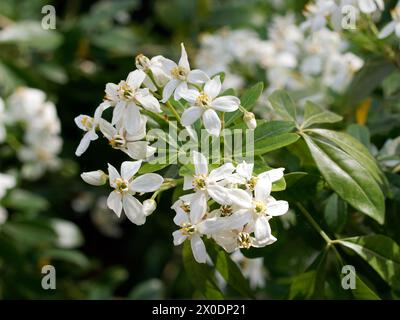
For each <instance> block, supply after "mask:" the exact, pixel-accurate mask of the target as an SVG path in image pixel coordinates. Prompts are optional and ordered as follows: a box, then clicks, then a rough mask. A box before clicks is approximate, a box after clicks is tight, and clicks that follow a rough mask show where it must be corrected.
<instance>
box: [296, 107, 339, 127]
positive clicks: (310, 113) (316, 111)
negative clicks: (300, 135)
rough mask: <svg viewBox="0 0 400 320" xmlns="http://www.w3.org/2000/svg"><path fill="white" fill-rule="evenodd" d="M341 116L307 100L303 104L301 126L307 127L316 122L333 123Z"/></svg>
mask: <svg viewBox="0 0 400 320" xmlns="http://www.w3.org/2000/svg"><path fill="white" fill-rule="evenodd" d="M342 119H343V117H341V116H339V115H337V114H336V113H333V112H330V111H328V110H324V109H323V108H321V107H320V106H319V105H317V104H315V103H314V102H311V101H307V102H306V105H305V106H304V122H303V124H302V127H303V128H308V127H310V126H312V125H314V124H317V123H335V122H338V121H341V120H342Z"/></svg>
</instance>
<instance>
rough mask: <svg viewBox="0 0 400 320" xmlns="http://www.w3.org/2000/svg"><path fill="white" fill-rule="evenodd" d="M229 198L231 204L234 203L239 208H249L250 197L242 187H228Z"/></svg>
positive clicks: (250, 205)
mask: <svg viewBox="0 0 400 320" xmlns="http://www.w3.org/2000/svg"><path fill="white" fill-rule="evenodd" d="M228 194H229V199H230V203H231V204H235V205H237V206H239V207H240V208H247V209H249V208H251V207H252V201H253V200H252V198H251V195H250V194H249V192H246V191H245V190H242V189H228Z"/></svg>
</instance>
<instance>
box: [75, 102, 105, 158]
mask: <svg viewBox="0 0 400 320" xmlns="http://www.w3.org/2000/svg"><path fill="white" fill-rule="evenodd" d="M106 108H108V104H107V103H104V102H103V103H101V104H100V105H99V106H98V107H97V108H96V111H95V112H94V117H90V116H87V115H84V114H81V115H79V116H77V117H76V118H75V123H76V125H77V126H78V128H79V129H82V130H83V131H85V132H86V133H85V134H84V136H83V138H82V140H81V142H80V143H79V145H78V148H77V149H76V152H75V155H76V156H78V157H79V156H81V155H82V154H83V153H84V152H85V151H86V150H87V149H88V148H89V145H90V142H91V141H94V140H97V139H98V138H99V136H98V135H97V133H96V130H97V128H98V126H99V123H100V121H101V120H102V119H101V115H102V113H103V111H104V110H105V109H106Z"/></svg>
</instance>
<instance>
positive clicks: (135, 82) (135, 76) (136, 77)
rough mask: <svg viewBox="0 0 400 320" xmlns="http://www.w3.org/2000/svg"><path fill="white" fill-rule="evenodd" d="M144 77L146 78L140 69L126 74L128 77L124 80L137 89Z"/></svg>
mask: <svg viewBox="0 0 400 320" xmlns="http://www.w3.org/2000/svg"><path fill="white" fill-rule="evenodd" d="M144 78H146V74H145V73H144V72H143V71H142V70H135V71H132V72H130V73H129V74H128V78H127V79H126V82H127V83H128V84H129V86H131V87H132V88H134V89H138V88H139V87H140V86H141V84H142V82H143V80H144Z"/></svg>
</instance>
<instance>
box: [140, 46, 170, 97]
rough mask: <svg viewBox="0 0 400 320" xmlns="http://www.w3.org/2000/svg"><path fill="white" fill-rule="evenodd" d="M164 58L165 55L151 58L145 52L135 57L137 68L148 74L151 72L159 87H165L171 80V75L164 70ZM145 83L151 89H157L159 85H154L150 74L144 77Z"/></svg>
mask: <svg viewBox="0 0 400 320" xmlns="http://www.w3.org/2000/svg"><path fill="white" fill-rule="evenodd" d="M163 59H165V58H164V57H163V56H155V57H152V58H151V59H149V58H147V57H146V56H144V55H143V54H139V55H137V56H136V58H135V64H136V68H138V69H139V70H143V72H145V73H146V74H147V73H148V72H151V76H152V78H153V79H154V81H155V84H156V85H157V86H159V87H164V86H165V85H166V83H167V82H168V81H169V80H170V77H169V76H168V75H167V74H166V73H165V71H164V70H163V65H162V61H163ZM143 83H144V85H145V86H146V87H147V88H149V89H150V90H151V91H156V90H157V87H156V86H155V85H154V83H153V81H152V79H151V78H150V77H149V76H148V75H147V76H146V78H145V79H144V81H143Z"/></svg>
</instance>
